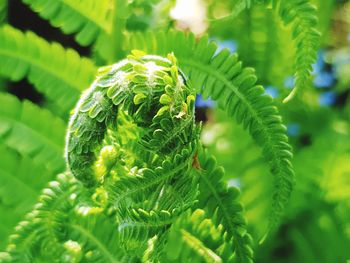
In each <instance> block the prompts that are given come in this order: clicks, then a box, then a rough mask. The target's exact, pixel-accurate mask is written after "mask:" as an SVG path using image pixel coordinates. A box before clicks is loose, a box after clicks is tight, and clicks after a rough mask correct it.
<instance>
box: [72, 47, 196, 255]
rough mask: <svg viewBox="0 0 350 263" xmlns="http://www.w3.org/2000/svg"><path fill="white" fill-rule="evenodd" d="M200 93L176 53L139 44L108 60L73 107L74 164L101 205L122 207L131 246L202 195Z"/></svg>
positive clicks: (124, 229)
mask: <svg viewBox="0 0 350 263" xmlns="http://www.w3.org/2000/svg"><path fill="white" fill-rule="evenodd" d="M194 101H195V90H194V89H193V88H192V87H191V86H190V85H189V83H188V81H187V80H186V78H185V76H184V75H183V73H181V71H180V70H179V68H178V67H177V64H176V58H175V57H174V55H172V54H169V55H168V56H167V58H163V57H159V56H153V55H145V54H143V52H140V51H133V52H132V54H131V55H129V56H128V58H127V59H124V60H122V61H120V62H119V63H117V64H114V65H112V66H107V67H104V68H102V69H101V70H100V73H99V76H98V77H97V79H96V81H95V82H94V83H93V84H92V86H91V87H90V89H89V90H88V91H87V92H86V93H85V94H84V95H83V96H82V98H81V100H80V101H79V102H78V104H77V106H76V109H75V110H74V114H73V115H72V118H71V121H70V124H69V128H68V133H67V147H66V158H67V163H68V166H69V168H70V170H71V172H72V174H73V175H74V176H75V177H76V178H77V179H78V180H80V181H81V182H82V183H83V184H84V185H86V186H88V187H90V188H91V187H92V188H93V189H94V191H95V193H94V197H95V199H96V200H99V201H100V203H99V204H100V205H102V206H107V207H110V208H111V210H112V211H115V212H116V221H117V223H118V225H119V227H118V228H119V230H120V231H121V233H122V242H123V241H124V245H125V246H126V248H127V249H131V250H133V249H137V248H140V247H142V244H143V241H145V240H147V239H148V238H150V237H152V235H155V234H156V233H158V232H159V231H160V229H167V228H169V226H170V224H171V222H172V221H173V219H174V218H175V217H176V216H177V215H179V214H180V213H181V212H182V211H184V210H185V209H187V208H188V207H190V206H191V205H192V204H193V202H194V200H195V196H196V193H197V190H196V187H192V186H193V183H192V182H194V179H195V177H194V176H193V175H192V170H193V165H192V164H193V159H194V156H195V153H196V148H197V140H198V132H199V128H198V125H196V124H195V121H194ZM140 233H141V234H140ZM140 235H141V236H140ZM123 236H124V238H123ZM140 241H141V242H140Z"/></svg>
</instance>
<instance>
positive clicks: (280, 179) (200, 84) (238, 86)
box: [128, 32, 294, 229]
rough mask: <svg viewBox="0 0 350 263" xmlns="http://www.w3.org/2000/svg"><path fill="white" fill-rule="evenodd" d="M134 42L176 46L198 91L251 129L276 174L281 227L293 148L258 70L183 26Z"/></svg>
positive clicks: (152, 47)
mask: <svg viewBox="0 0 350 263" xmlns="http://www.w3.org/2000/svg"><path fill="white" fill-rule="evenodd" d="M128 47H129V48H141V49H143V50H144V51H145V52H148V53H157V54H163V53H164V52H165V53H166V52H168V51H169V50H173V51H174V53H175V54H176V56H177V57H178V59H179V65H180V66H181V68H183V70H184V72H185V73H187V75H188V76H190V77H189V78H190V80H191V81H192V83H193V85H194V86H195V87H197V93H201V94H203V96H204V97H206V98H208V97H211V98H212V99H214V100H216V101H217V102H218V105H219V107H220V108H222V109H224V110H225V111H226V112H227V113H228V115H229V116H232V117H235V119H236V121H237V123H239V124H241V123H242V124H243V127H244V128H245V129H248V130H249V132H250V134H251V135H252V137H253V138H254V140H255V141H256V142H257V143H258V144H259V145H260V146H261V147H262V149H263V154H264V156H265V158H266V160H268V161H269V163H270V167H271V173H272V174H273V175H274V176H275V188H274V191H275V192H274V194H273V200H274V202H273V207H272V210H271V215H270V225H269V228H270V229H273V228H274V227H276V225H277V224H278V220H279V217H280V214H281V212H282V210H283V207H284V205H285V204H286V202H287V201H288V199H289V196H290V193H291V191H292V185H293V176H294V174H293V168H292V164H291V158H292V154H291V147H290V145H289V144H288V138H287V136H286V135H285V127H284V126H283V125H282V121H281V118H280V116H278V111H277V109H276V107H275V106H274V104H273V102H272V99H271V97H269V96H266V95H265V94H264V89H263V88H262V87H261V86H259V85H256V84H255V83H256V81H257V78H256V76H255V74H254V70H253V69H252V68H243V67H242V62H241V61H239V60H238V58H237V55H235V54H230V52H229V51H228V50H227V49H224V50H222V51H220V52H218V53H216V50H217V47H216V44H215V43H214V42H209V43H208V40H207V38H202V39H200V40H199V41H198V43H195V38H194V36H193V35H189V36H185V35H184V34H183V33H180V32H169V33H167V34H164V33H159V34H152V33H150V34H148V35H146V38H144V36H143V34H136V35H133V37H131V39H130V43H129V44H128Z"/></svg>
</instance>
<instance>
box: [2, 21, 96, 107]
mask: <svg viewBox="0 0 350 263" xmlns="http://www.w3.org/2000/svg"><path fill="white" fill-rule="evenodd" d="M0 60H1V65H0V74H1V75H3V76H5V77H7V78H10V79H11V80H13V81H18V80H20V79H22V78H24V77H26V76H27V77H28V79H29V82H31V83H32V84H33V85H34V86H35V87H36V88H37V89H38V90H39V91H40V92H42V93H43V94H44V95H45V96H47V98H48V99H50V100H51V101H52V102H54V103H55V105H57V107H58V109H60V110H61V112H62V113H63V114H67V112H69V111H70V110H71V108H72V107H73V106H74V104H75V102H76V101H77V99H78V98H79V95H80V92H81V91H82V90H83V89H84V88H85V87H86V86H88V85H89V84H90V83H91V81H92V79H93V77H94V73H95V67H94V65H93V63H92V62H91V61H90V60H89V59H87V58H81V57H80V56H79V55H78V53H77V52H76V51H74V50H72V49H67V50H65V49H64V48H63V47H62V46H61V45H60V44H57V43H51V44H50V43H48V42H46V41H45V40H44V39H42V38H40V37H38V36H37V35H35V34H34V33H32V32H27V33H25V34H24V33H22V32H21V31H19V30H17V29H15V28H13V27H11V26H8V25H5V26H3V27H1V28H0Z"/></svg>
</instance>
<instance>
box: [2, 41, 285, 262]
mask: <svg viewBox="0 0 350 263" xmlns="http://www.w3.org/2000/svg"><path fill="white" fill-rule="evenodd" d="M173 37H175V36H173ZM180 37H181V40H182V41H184V40H185V38H182V35H181V36H180ZM212 47H213V46H210V45H209V46H208V45H207V44H206V42H205V40H203V41H202V42H200V44H199V48H200V49H202V52H201V53H203V52H204V53H208V51H207V49H208V48H210V50H211V52H210V56H208V58H209V60H210V62H209V64H208V65H207V66H206V67H207V68H205V67H204V66H201V65H204V62H203V61H201V60H200V59H199V60H198V61H197V62H196V63H192V62H191V61H187V63H188V65H187V67H186V69H187V71H188V69H189V65H191V64H193V68H192V69H193V71H192V72H191V74H189V75H190V76H191V78H192V80H193V81H194V83H195V84H196V85H199V84H200V83H199V82H198V77H200V76H202V75H203V74H204V72H203V71H201V69H202V68H203V67H204V68H205V69H206V70H207V69H209V72H210V71H212V72H214V73H215V71H217V73H216V74H214V76H213V77H216V78H219V79H221V80H223V81H224V82H225V83H230V82H229V81H228V80H227V81H226V80H225V79H226V78H228V76H227V75H221V74H224V72H225V70H226V71H227V70H228V71H230V72H231V71H232V69H235V72H236V73H235V74H234V75H232V74H233V73H232V72H231V73H230V74H231V75H232V76H235V78H239V79H240V80H239V81H238V80H237V79H236V80H234V82H233V83H235V85H238V89H236V88H235V86H232V87H229V88H232V89H233V90H227V89H226V87H225V86H221V88H222V89H223V93H224V94H226V93H227V94H228V97H227V98H222V96H221V95H218V94H216V93H215V92H216V91H214V90H212V89H213V88H214V86H213V83H211V85H209V84H208V83H207V81H204V83H202V84H204V87H203V88H205V89H206V90H205V91H204V93H205V94H207V95H208V94H209V95H210V93H211V94H213V96H214V95H215V94H216V95H215V96H214V98H215V99H218V101H219V104H220V105H221V106H223V107H225V105H227V107H228V110H229V113H230V114H234V113H235V111H234V109H237V110H239V108H240V107H242V109H244V108H245V107H246V110H244V111H246V112H245V113H244V111H243V112H241V111H240V112H239V114H238V113H237V115H236V118H238V120H240V121H238V122H241V121H243V123H244V124H245V126H248V127H249V128H250V131H251V132H252V134H253V135H254V136H255V137H256V139H257V141H258V142H260V143H262V142H261V140H262V139H263V138H264V137H261V136H265V138H270V136H272V135H276V138H275V139H274V140H273V141H271V140H270V139H269V141H268V142H267V145H264V144H263V143H262V144H263V146H264V152H265V154H267V156H270V155H272V157H269V158H270V161H271V163H272V169H273V171H274V172H276V173H277V174H278V173H279V172H280V171H279V169H282V171H281V172H282V175H284V176H285V177H286V178H284V177H281V178H277V182H278V183H280V184H281V186H283V187H286V189H285V188H282V189H279V191H278V192H276V194H275V198H276V200H275V203H274V205H277V206H279V205H284V204H285V202H286V200H285V199H286V198H287V197H288V196H289V194H290V180H291V178H290V177H288V176H291V175H292V170H290V169H291V167H290V163H289V158H290V154H289V151H288V149H289V148H286V147H287V146H288V144H287V142H285V141H284V140H285V137H284V136H283V134H282V132H281V131H280V128H281V127H282V128H283V126H281V124H280V118H279V117H278V116H277V115H276V111H275V108H272V107H267V106H266V105H265V106H264V105H262V104H261V103H262V102H266V99H264V98H265V97H261V93H259V91H260V89H259V88H258V87H255V86H253V88H252V90H253V91H254V92H255V93H249V92H248V91H246V90H243V88H250V86H251V85H254V83H255V81H256V78H255V76H254V75H253V74H252V73H251V72H250V71H249V72H247V71H244V70H243V71H242V72H241V67H240V64H239V63H238V62H237V60H236V58H235V57H229V59H227V63H224V65H225V70H224V69H223V68H222V66H221V64H220V61H221V63H222V62H224V61H225V58H227V56H228V54H226V52H225V51H223V52H224V53H222V52H221V53H218V54H217V55H216V56H214V58H212V54H213V53H214V51H215V49H214V48H212ZM193 48H195V47H193ZM174 50H176V49H174ZM187 51H189V50H187ZM187 51H186V50H185V52H187ZM179 55H180V56H182V55H183V53H182V54H181V52H179ZM183 62H184V63H186V60H185V59H183ZM237 63H238V64H237ZM237 65H238V68H237ZM216 68H218V70H216ZM248 73H249V74H248ZM195 76H197V78H196V77H195ZM204 80H205V78H204ZM214 82H215V81H214ZM243 84H244V85H243ZM201 88H202V87H199V88H198V87H197V91H198V89H199V90H200V89H201ZM210 90H211V92H210ZM232 91H233V92H236V93H237V95H239V98H245V96H246V98H245V99H244V101H243V102H239V101H238V102H234V101H232V100H231V99H233V96H234V94H232ZM195 95H196V89H195V88H194V87H192V85H191V82H190V80H189V79H187V77H186V76H185V74H184V73H183V72H182V71H181V70H180V69H179V67H178V62H177V59H176V58H175V56H174V54H173V53H169V54H167V56H166V57H161V56H158V55H146V54H145V53H144V52H142V51H139V50H133V51H132V52H131V55H129V56H128V57H127V58H126V59H124V60H122V61H120V62H118V63H116V64H114V65H111V66H106V67H103V68H101V69H100V70H99V74H98V76H97V78H96V80H95V81H94V82H93V83H92V85H91V87H90V88H89V89H88V90H87V91H86V92H84V93H83V95H82V96H81V99H80V100H79V102H78V103H77V106H76V107H75V109H74V111H73V113H72V116H71V119H70V122H69V125H68V130H67V137H66V148H65V157H66V163H67V165H68V171H67V172H66V173H65V174H64V175H61V176H59V177H58V181H56V182H52V183H51V184H50V187H49V188H48V189H45V190H44V193H43V195H42V196H41V198H40V199H39V203H38V204H37V205H36V207H35V209H34V211H33V212H31V213H30V214H29V215H28V216H27V218H26V220H25V221H23V222H22V223H20V224H19V226H18V227H17V230H16V233H15V234H14V235H13V236H12V237H11V239H10V244H9V246H8V249H7V251H6V253H3V254H1V255H0V259H2V260H4V261H5V262H7V261H9V262H31V259H44V260H46V259H48V258H50V257H51V258H57V257H60V260H61V261H60V262H98V260H97V261H96V259H97V258H100V259H99V260H100V261H101V262H103V260H107V261H108V262H120V261H122V262H124V261H125V260H128V261H130V262H140V261H143V262H179V260H181V262H253V250H252V239H251V237H250V235H249V234H248V233H247V226H246V221H245V219H244V217H243V206H242V205H241V204H240V202H239V201H238V198H239V190H238V189H236V188H233V187H228V186H227V185H226V183H224V182H223V177H224V170H223V169H222V168H221V167H218V166H217V165H216V161H215V159H214V158H213V157H211V156H210V155H209V154H208V153H207V152H206V150H205V149H203V147H202V146H201V143H200V141H199V133H200V127H201V126H200V124H198V123H196V122H195V118H194V110H195V103H194V102H195ZM260 99H261V101H260V102H259V100H260ZM254 101H255V103H256V101H258V102H259V103H260V104H254ZM235 103H238V104H237V105H236V106H235ZM259 107H261V109H262V111H261V113H259V115H256V114H257V113H255V111H257V110H258V109H259ZM232 111H233V112H232ZM243 113H244V115H245V116H243V117H242V116H240V114H243ZM249 114H252V115H253V116H249ZM261 114H263V115H261ZM269 114H270V115H269ZM263 117H266V118H267V120H268V123H264V120H263ZM249 118H250V119H249ZM276 125H277V126H276ZM270 126H271V127H270ZM272 128H273V129H272ZM271 129H272V130H271ZM259 132H262V135H260V136H259V134H258V133H259ZM270 133H271V134H270ZM266 136H267V137H266ZM276 140H277V141H276ZM278 140H280V142H279V141H278ZM274 144H275V146H274ZM271 145H272V146H273V147H274V148H272V150H271V148H270V147H271ZM277 146H278V147H282V148H276V147H277ZM288 147H289V146H288ZM276 149H277V150H276ZM271 158H272V159H271ZM284 165H285V167H284ZM285 171H287V172H289V171H290V174H288V173H287V174H283V173H285ZM72 175H73V176H74V177H75V179H77V180H75V179H74V178H73V176H72ZM273 209H277V208H273ZM273 211H274V210H273ZM280 213H281V208H280V207H278V209H277V210H275V211H274V212H273V213H272V216H274V218H272V223H276V220H277V218H278V216H279V214H280ZM102 221H105V222H106V223H104V224H101V229H98V226H99V224H100V222H102ZM202 221H203V222H205V224H202ZM50 222H52V223H50ZM89 222H90V223H89ZM208 229H212V230H211V231H213V233H215V235H213V236H210V235H208V234H207V233H206V231H207V230H208ZM28 233H30V234H28ZM168 241H169V242H168ZM174 244H175V247H174ZM176 244H181V246H182V247H183V251H188V252H189V251H195V252H196V256H194V257H191V258H186V256H185V254H182V253H181V252H180V253H179V251H178V250H177V249H176V246H177V245H176ZM26 247H28V249H26ZM37 247H40V249H36V248H37ZM196 249H198V250H197V251H196ZM186 253H187V252H186ZM104 262H106V261H104Z"/></svg>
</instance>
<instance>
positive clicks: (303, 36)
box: [266, 0, 321, 102]
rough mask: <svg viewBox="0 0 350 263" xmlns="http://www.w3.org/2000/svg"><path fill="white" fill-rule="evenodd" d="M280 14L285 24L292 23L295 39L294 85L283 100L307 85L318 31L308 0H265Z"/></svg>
mask: <svg viewBox="0 0 350 263" xmlns="http://www.w3.org/2000/svg"><path fill="white" fill-rule="evenodd" d="M266 2H267V4H272V5H273V7H274V8H275V9H276V10H277V12H278V13H279V14H280V17H281V18H282V20H283V22H284V23H285V25H289V24H291V25H292V36H293V39H294V41H295V47H296V55H295V62H294V67H295V87H294V89H293V91H292V92H291V93H290V94H289V95H288V97H287V98H285V99H284V101H283V102H288V101H289V100H291V99H292V98H293V97H294V96H295V94H296V93H297V92H298V90H301V89H303V87H304V86H306V85H307V83H308V79H309V78H310V75H311V71H312V64H313V63H315V61H316V55H317V50H318V47H319V41H320V36H321V35H320V33H319V31H318V30H317V21H318V17H317V11H316V7H315V6H314V5H312V4H311V3H310V1H309V0H289V1H281V0H267V1H266Z"/></svg>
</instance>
